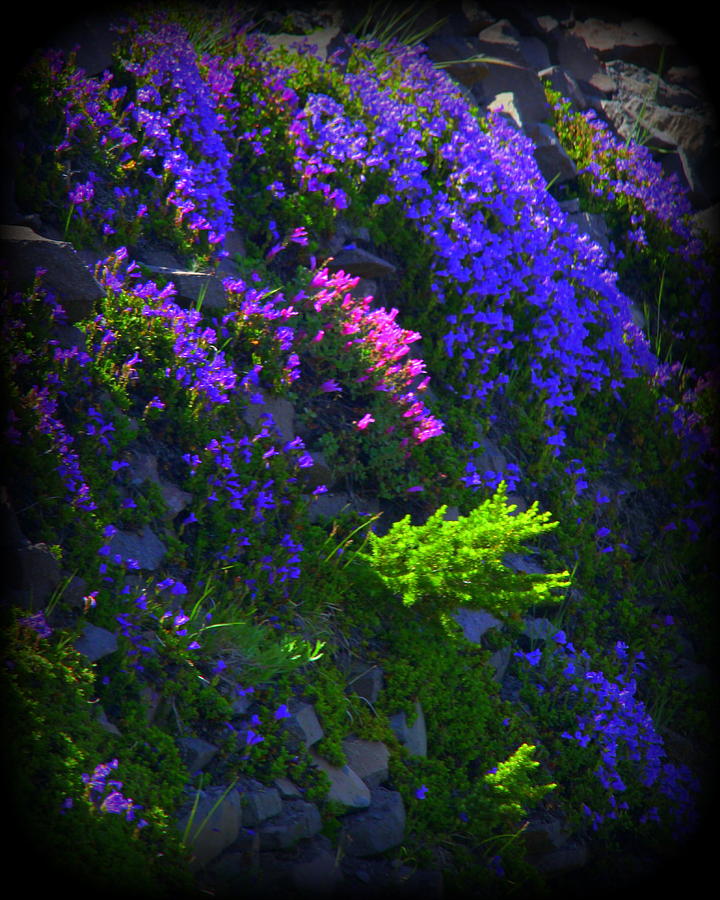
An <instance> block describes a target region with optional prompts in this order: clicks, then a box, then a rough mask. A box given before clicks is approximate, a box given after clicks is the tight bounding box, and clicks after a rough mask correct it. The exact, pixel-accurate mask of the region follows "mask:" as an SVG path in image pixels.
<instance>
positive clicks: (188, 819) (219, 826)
mask: <svg viewBox="0 0 720 900" xmlns="http://www.w3.org/2000/svg"><path fill="white" fill-rule="evenodd" d="M196 799H197V806H196V808H195V809H194V812H193V804H194V803H195V801H196ZM241 824H242V814H241V808H240V794H239V793H238V791H236V790H235V789H234V788H233V789H232V790H230V791H228V790H227V789H226V788H222V787H209V788H206V789H205V790H202V791H199V792H198V796H197V798H196V797H195V796H193V798H192V801H191V802H190V804H189V808H188V809H187V810H186V811H185V812H184V813H183V815H182V816H181V818H180V820H179V822H178V828H179V830H180V833H181V834H185V832H186V830H187V841H186V843H187V846H188V847H189V849H190V851H191V852H192V860H191V862H190V870H191V871H197V870H198V869H201V868H203V867H204V866H205V865H207V863H209V862H210V861H211V860H213V859H215V858H216V857H217V856H219V855H220V854H221V853H222V851H223V850H224V849H225V848H226V847H229V846H230V845H231V844H232V843H234V841H235V840H236V839H237V837H238V834H239V832H240V826H241Z"/></svg>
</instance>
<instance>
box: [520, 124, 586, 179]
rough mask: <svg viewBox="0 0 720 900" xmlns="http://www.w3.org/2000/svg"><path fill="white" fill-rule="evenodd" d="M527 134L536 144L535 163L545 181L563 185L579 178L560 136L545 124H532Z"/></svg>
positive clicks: (527, 129)
mask: <svg viewBox="0 0 720 900" xmlns="http://www.w3.org/2000/svg"><path fill="white" fill-rule="evenodd" d="M525 133H526V134H527V136H528V137H529V138H530V140H531V141H532V142H533V143H534V144H535V153H534V156H535V161H536V162H537V164H538V168H539V169H540V171H541V172H542V176H543V178H544V179H545V181H547V182H548V184H550V183H551V182H554V183H558V184H562V183H563V182H564V181H572V180H573V179H574V178H576V177H577V167H576V165H575V163H574V162H573V161H572V159H571V158H570V156H568V153H567V151H566V150H565V148H564V147H563V146H562V144H561V143H560V140H559V138H558V136H557V135H556V134H555V132H554V131H553V130H552V128H551V127H550V126H549V125H546V124H545V123H544V122H532V123H530V125H528V127H527V128H526V129H525Z"/></svg>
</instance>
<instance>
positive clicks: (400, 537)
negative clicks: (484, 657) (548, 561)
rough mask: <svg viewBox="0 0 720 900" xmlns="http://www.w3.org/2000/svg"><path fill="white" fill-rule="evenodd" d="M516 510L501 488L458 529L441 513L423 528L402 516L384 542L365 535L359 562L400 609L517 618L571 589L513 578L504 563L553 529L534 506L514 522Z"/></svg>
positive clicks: (552, 578)
mask: <svg viewBox="0 0 720 900" xmlns="http://www.w3.org/2000/svg"><path fill="white" fill-rule="evenodd" d="M515 509H516V507H515V506H513V505H508V504H507V499H506V488H505V484H504V482H503V483H502V484H501V485H500V487H499V488H498V490H497V491H496V493H495V495H494V497H492V498H491V499H489V500H486V501H485V502H484V503H482V504H481V505H480V506H478V507H477V508H476V509H474V510H473V511H472V512H471V513H470V514H469V515H467V516H461V517H460V518H458V519H457V521H446V520H445V513H446V512H447V507H445V506H442V507H440V509H438V510H437V512H435V513H434V514H433V515H432V516H430V518H429V519H428V520H427V522H426V523H425V524H424V525H422V526H413V525H411V524H410V517H409V516H406V517H405V518H404V519H403V520H402V521H400V522H396V523H395V524H394V525H393V526H392V528H391V529H390V531H389V532H388V533H387V534H386V535H385V536H384V537H382V538H380V537H378V536H377V535H375V534H371V535H370V537H369V543H368V552H367V553H363V554H361V556H362V557H363V558H364V559H366V561H367V562H368V563H369V564H370V565H371V566H372V568H373V569H374V570H375V571H376V572H377V573H378V575H379V576H380V578H381V579H382V581H383V582H384V584H385V585H386V586H387V587H388V588H389V589H390V590H391V591H392V592H393V593H396V594H399V595H401V597H402V602H403V603H404V604H405V606H413V605H414V604H415V603H418V602H419V603H420V605H421V608H424V609H425V610H430V611H434V612H443V611H446V612H449V611H452V610H454V609H456V608H457V607H458V606H461V605H466V606H479V607H482V608H483V609H485V610H487V611H488V612H491V613H493V614H495V615H498V616H508V615H518V614H520V613H522V612H524V611H525V610H527V609H528V608H530V607H531V606H534V605H537V604H538V603H546V602H548V601H552V600H553V599H554V597H553V594H552V592H553V591H554V590H555V589H559V588H565V587H568V586H569V584H570V581H569V578H568V573H567V572H559V573H554V574H544V573H538V574H530V573H527V574H526V573H516V572H514V571H513V570H512V569H510V568H509V567H508V566H507V565H506V564H505V563H504V562H503V557H504V556H505V555H506V554H508V553H520V552H523V551H524V550H525V543H526V542H527V541H528V540H532V539H534V538H538V537H540V535H542V534H545V533H546V532H548V531H550V530H551V529H553V528H554V527H556V525H557V523H555V522H550V513H548V512H544V513H540V512H538V505H537V503H534V504H533V505H532V506H531V507H530V508H529V509H528V510H527V511H526V512H524V513H517V514H516V515H513V512H514V510H515Z"/></svg>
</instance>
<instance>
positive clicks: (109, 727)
mask: <svg viewBox="0 0 720 900" xmlns="http://www.w3.org/2000/svg"><path fill="white" fill-rule="evenodd" d="M96 718H97V720H98V723H99V724H100V727H101V728H102V729H103V730H104V731H107V732H108V733H109V734H116V735H118V736H121V735H122V732H121V731H120V729H119V728H118V727H117V725H113V723H112V722H111V721H110V720H109V719H108V717H107V714H106V713H105V710H104V709H103V708H102V706H98V707H97V716H96Z"/></svg>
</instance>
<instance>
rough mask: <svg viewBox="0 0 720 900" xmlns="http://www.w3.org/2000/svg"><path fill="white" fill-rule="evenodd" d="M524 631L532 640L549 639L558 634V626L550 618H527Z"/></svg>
mask: <svg viewBox="0 0 720 900" xmlns="http://www.w3.org/2000/svg"><path fill="white" fill-rule="evenodd" d="M524 623H525V625H524V627H523V631H522V633H523V634H524V635H525V636H526V637H528V638H530V640H531V641H547V640H549V639H550V638H551V637H552V636H553V635H554V634H557V630H558V629H557V626H555V625H553V623H552V622H551V621H550V619H525V620H524Z"/></svg>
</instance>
